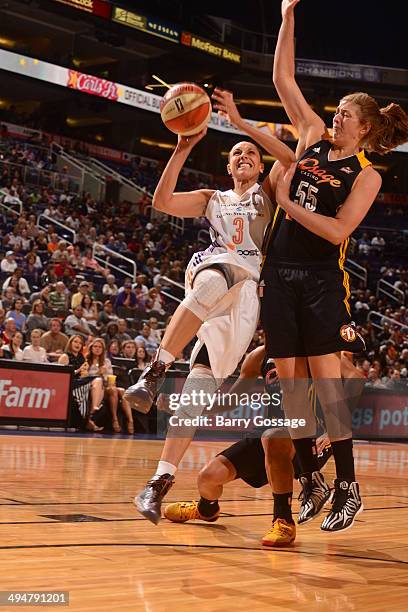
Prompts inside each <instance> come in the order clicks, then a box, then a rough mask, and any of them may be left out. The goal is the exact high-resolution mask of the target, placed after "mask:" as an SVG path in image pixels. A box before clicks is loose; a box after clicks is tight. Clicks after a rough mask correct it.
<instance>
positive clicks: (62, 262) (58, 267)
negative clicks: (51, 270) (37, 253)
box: [55, 253, 76, 282]
mask: <svg viewBox="0 0 408 612" xmlns="http://www.w3.org/2000/svg"><path fill="white" fill-rule="evenodd" d="M55 275H56V276H57V278H59V279H60V280H65V279H68V282H70V280H74V278H75V276H76V273H75V270H74V268H73V267H72V266H71V264H70V263H69V261H68V255H67V254H66V253H61V255H60V258H59V260H58V262H57V263H56V264H55Z"/></svg>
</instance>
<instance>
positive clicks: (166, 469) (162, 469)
mask: <svg viewBox="0 0 408 612" xmlns="http://www.w3.org/2000/svg"><path fill="white" fill-rule="evenodd" d="M176 472H177V466H176V465H173V464H172V463H169V462H168V461H159V463H158V464H157V469H156V473H155V476H163V474H170V476H174V474H175V473H176Z"/></svg>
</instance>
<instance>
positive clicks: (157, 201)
mask: <svg viewBox="0 0 408 612" xmlns="http://www.w3.org/2000/svg"><path fill="white" fill-rule="evenodd" d="M152 206H153V208H154V210H158V211H159V212H166V200H165V199H164V198H163V197H161V196H159V195H156V194H155V195H154V196H153V200H152Z"/></svg>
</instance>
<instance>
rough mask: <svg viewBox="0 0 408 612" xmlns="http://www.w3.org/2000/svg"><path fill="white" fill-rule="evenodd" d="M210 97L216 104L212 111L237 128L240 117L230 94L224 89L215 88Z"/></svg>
mask: <svg viewBox="0 0 408 612" xmlns="http://www.w3.org/2000/svg"><path fill="white" fill-rule="evenodd" d="M211 97H212V99H213V100H215V102H216V104H214V109H215V110H217V111H218V114H219V115H221V117H225V118H226V119H227V120H228V121H229V122H230V123H231V124H232V125H235V127H237V126H238V125H239V123H240V122H241V121H242V117H241V115H240V114H239V112H238V109H237V106H236V104H235V102H234V96H233V95H232V93H231V92H230V91H227V90H226V89H220V88H219V87H216V88H215V89H214V91H213V94H212V96H211Z"/></svg>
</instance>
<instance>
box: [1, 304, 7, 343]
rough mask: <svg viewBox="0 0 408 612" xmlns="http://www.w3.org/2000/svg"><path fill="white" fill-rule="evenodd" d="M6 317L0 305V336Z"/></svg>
mask: <svg viewBox="0 0 408 612" xmlns="http://www.w3.org/2000/svg"><path fill="white" fill-rule="evenodd" d="M5 319H6V311H5V309H4V308H2V307H1V306H0V336H1V334H2V333H3V331H4V321H5Z"/></svg>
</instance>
